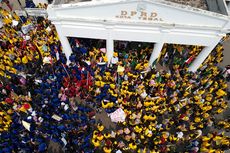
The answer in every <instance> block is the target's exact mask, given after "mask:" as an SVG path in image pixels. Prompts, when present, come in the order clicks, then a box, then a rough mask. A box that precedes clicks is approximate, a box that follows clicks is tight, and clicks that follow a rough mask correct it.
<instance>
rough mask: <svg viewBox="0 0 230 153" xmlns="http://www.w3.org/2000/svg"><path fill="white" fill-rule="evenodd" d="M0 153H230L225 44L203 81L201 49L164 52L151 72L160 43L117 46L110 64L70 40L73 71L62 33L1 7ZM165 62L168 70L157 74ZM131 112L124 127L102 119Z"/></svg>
mask: <svg viewBox="0 0 230 153" xmlns="http://www.w3.org/2000/svg"><path fill="white" fill-rule="evenodd" d="M0 14H1V18H2V21H3V23H4V26H3V27H2V28H1V32H0V153H11V152H46V151H47V150H49V149H50V144H51V142H52V143H55V144H57V145H58V146H60V150H62V151H66V152H85V153H91V152H98V153H101V152H105V153H110V152H118V153H119V152H128V153H130V152H140V153H141V152H143V153H144V152H146V153H147V152H194V153H195V152H205V153H209V152H223V151H224V150H227V149H229V148H230V143H229V142H230V138H229V137H228V136H226V135H225V133H224V131H225V130H229V120H228V119H225V120H221V121H218V120H216V118H215V115H217V114H220V113H223V111H224V110H226V108H227V106H228V102H227V101H226V97H227V96H228V92H227V82H226V79H225V77H224V70H222V69H220V68H219V67H218V63H220V62H221V61H222V60H223V46H222V45H221V44H219V45H218V46H217V47H216V48H215V49H214V50H213V52H212V53H211V54H210V55H209V57H208V58H207V59H206V61H205V62H204V63H203V65H202V66H201V67H200V68H199V70H198V71H197V72H195V73H193V72H189V71H188V69H187V68H188V66H189V64H190V63H191V61H192V60H193V59H194V58H195V56H196V55H198V54H199V52H200V51H201V49H202V47H200V46H193V47H191V46H180V45H170V44H168V45H167V46H165V47H164V49H163V51H162V55H161V57H160V58H159V60H157V61H155V62H154V64H153V65H152V66H150V68H149V65H148V60H149V58H150V55H151V52H152V50H153V49H154V46H153V45H152V44H150V45H149V44H142V45H141V43H134V44H132V45H130V44H131V43H129V42H123V43H118V44H117V45H115V46H116V47H115V52H114V54H113V57H112V60H111V62H110V64H108V59H107V56H106V49H105V42H104V41H103V40H100V42H98V41H95V40H85V41H81V40H80V39H76V38H69V42H70V44H71V47H72V49H73V53H72V55H71V56H70V57H69V60H70V64H69V65H67V64H66V63H67V58H66V57H65V54H64V53H63V52H62V46H61V43H60V41H59V39H58V34H57V32H56V31H55V27H54V26H53V25H52V24H51V23H50V21H49V20H48V19H46V18H43V17H36V18H34V17H33V18H32V17H23V16H18V15H17V14H16V13H14V12H10V11H6V10H4V9H2V8H1V9H0ZM157 64H160V65H162V66H163V67H167V68H166V69H162V70H158V69H157V68H156V65H157ZM117 109H122V110H123V111H124V112H125V121H121V122H117V123H116V126H115V128H111V127H107V126H105V125H104V123H103V122H102V121H101V120H96V118H95V116H96V115H97V113H100V112H101V111H103V110H105V112H106V113H107V114H111V113H113V112H115V111H116V110H117Z"/></svg>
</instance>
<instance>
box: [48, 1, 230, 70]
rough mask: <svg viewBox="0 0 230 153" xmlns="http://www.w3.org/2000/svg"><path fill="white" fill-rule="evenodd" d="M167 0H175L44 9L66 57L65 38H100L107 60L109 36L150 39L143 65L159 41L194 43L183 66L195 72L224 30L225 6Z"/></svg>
mask: <svg viewBox="0 0 230 153" xmlns="http://www.w3.org/2000/svg"><path fill="white" fill-rule="evenodd" d="M170 1H176V0H167V1H166V0H93V1H86V2H80V1H79V0H78V1H77V2H76V1H71V2H69V1H68V0H67V1H66V0H57V1H54V2H53V4H51V5H49V6H48V9H47V11H48V18H49V19H50V20H51V21H52V23H53V24H54V25H55V27H56V29H57V32H58V34H59V38H60V41H61V43H62V46H63V49H64V52H65V54H66V56H67V57H69V56H70V54H71V52H72V50H71V47H70V44H69V42H68V39H67V37H81V38H94V39H105V40H106V48H107V57H108V59H111V58H112V55H113V51H114V40H125V41H140V42H153V43H154V49H153V52H152V55H151V58H150V60H149V64H151V63H152V62H153V61H154V60H155V59H157V58H158V57H159V55H160V52H161V50H162V47H163V45H164V43H173V44H186V45H200V46H204V49H203V50H202V52H201V53H200V54H199V55H198V56H197V57H196V59H195V60H194V61H193V63H192V65H191V66H190V68H189V69H190V70H191V71H196V70H197V68H198V67H199V66H200V65H201V64H202V62H203V61H204V60H205V59H206V57H207V56H208V55H209V54H210V52H211V51H212V50H213V49H214V48H215V46H216V45H217V44H218V42H219V41H220V40H221V38H222V37H223V36H225V35H226V33H229V32H230V17H229V15H228V12H227V11H226V10H227V5H226V3H225V2H224V1H223V4H225V5H223V7H221V6H222V5H221V4H218V10H217V11H218V13H216V12H217V11H216V12H212V11H209V10H205V9H206V8H207V9H208V6H209V7H210V8H211V9H213V10H214V9H215V8H213V6H215V5H213V6H212V5H211V4H208V5H206V6H204V5H200V6H199V5H198V6H196V7H191V6H188V5H183V4H178V3H175V2H170ZM189 1H190V0H185V2H189ZM193 1H200V2H202V1H205V0H193ZM217 1H218V0H217ZM201 4H202V3H201ZM205 4H206V3H205ZM197 7H200V8H197ZM201 8H202V9H201ZM221 13H222V14H221Z"/></svg>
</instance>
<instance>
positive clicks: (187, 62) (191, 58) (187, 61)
mask: <svg viewBox="0 0 230 153" xmlns="http://www.w3.org/2000/svg"><path fill="white" fill-rule="evenodd" d="M194 58H195V55H192V56H190V57H189V58H188V59H187V60H186V61H185V63H186V64H190V63H191V62H192V61H193V59H194Z"/></svg>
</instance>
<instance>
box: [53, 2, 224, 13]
mask: <svg viewBox="0 0 230 153" xmlns="http://www.w3.org/2000/svg"><path fill="white" fill-rule="evenodd" d="M90 1H94V2H97V1H102V2H106V1H110V0H54V1H53V4H54V5H59V4H73V3H79V2H90ZM153 1H154V0H153ZM158 1H162V2H164V1H166V2H173V3H177V4H180V5H186V6H191V7H194V8H199V9H202V10H207V11H211V12H215V13H219V14H223V15H227V16H228V9H227V5H226V2H225V0H158Z"/></svg>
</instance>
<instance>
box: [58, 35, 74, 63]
mask: <svg viewBox="0 0 230 153" xmlns="http://www.w3.org/2000/svg"><path fill="white" fill-rule="evenodd" d="M59 39H60V41H61V44H62V49H63V52H64V53H65V56H66V58H67V65H68V64H69V63H70V60H69V57H70V55H71V53H72V48H71V46H70V44H69V40H68V39H67V37H66V36H60V35H59Z"/></svg>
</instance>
